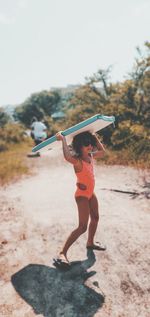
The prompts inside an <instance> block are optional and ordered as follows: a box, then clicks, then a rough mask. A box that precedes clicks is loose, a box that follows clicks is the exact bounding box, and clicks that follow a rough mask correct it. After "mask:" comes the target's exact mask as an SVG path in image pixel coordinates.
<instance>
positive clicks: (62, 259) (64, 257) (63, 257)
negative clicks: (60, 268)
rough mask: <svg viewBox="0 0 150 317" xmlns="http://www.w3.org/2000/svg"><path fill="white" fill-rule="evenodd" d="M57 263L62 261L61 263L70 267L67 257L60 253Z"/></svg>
mask: <svg viewBox="0 0 150 317" xmlns="http://www.w3.org/2000/svg"><path fill="white" fill-rule="evenodd" d="M57 261H60V262H61V263H64V264H68V265H69V264H70V263H69V261H68V259H67V256H66V255H65V254H63V253H59V256H58V258H57Z"/></svg>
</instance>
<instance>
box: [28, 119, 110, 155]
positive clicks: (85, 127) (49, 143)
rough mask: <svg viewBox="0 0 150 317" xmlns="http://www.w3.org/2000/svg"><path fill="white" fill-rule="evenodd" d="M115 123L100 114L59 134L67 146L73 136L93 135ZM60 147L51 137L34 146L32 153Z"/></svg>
mask: <svg viewBox="0 0 150 317" xmlns="http://www.w3.org/2000/svg"><path fill="white" fill-rule="evenodd" d="M114 122H115V117H114V116H103V115H100V114H96V115H95V116H93V117H91V118H89V119H87V120H84V121H82V122H80V123H78V124H76V125H74V126H72V127H70V128H68V129H66V130H64V131H62V132H61V133H62V134H63V135H64V136H65V137H66V140H67V144H71V142H72V139H73V137H74V136H75V135H77V134H79V133H81V132H85V131H90V132H91V133H95V132H97V131H99V130H102V129H103V128H105V127H107V126H108V125H110V124H112V123H114ZM60 145H61V142H60V141H57V139H56V136H55V135H54V136H52V137H50V138H49V139H47V140H45V141H43V142H41V143H40V144H38V145H36V146H35V147H34V148H33V149H32V152H34V153H35V152H43V151H47V150H52V149H55V148H58V147H59V146H60Z"/></svg>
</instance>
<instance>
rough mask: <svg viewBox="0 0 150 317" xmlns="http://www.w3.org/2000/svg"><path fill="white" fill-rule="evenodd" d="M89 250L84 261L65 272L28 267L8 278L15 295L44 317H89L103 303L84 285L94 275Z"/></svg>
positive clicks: (101, 299)
mask: <svg viewBox="0 0 150 317" xmlns="http://www.w3.org/2000/svg"><path fill="white" fill-rule="evenodd" d="M94 262H95V255H94V252H93V251H92V250H88V251H87V259H86V260H84V261H78V262H72V264H71V267H70V269H69V270H67V271H62V270H59V269H56V268H53V267H48V266H45V265H38V264H29V265H28V266H26V267H24V268H23V269H22V270H20V271H19V272H17V273H15V274H14V275H13V276H12V277H11V281H12V284H13V286H14V288H15V290H16V291H17V292H18V294H19V295H20V296H21V297H22V298H23V299H24V300H25V301H26V302H27V303H28V304H29V305H30V306H32V308H33V309H34V312H35V313H36V314H43V316H44V317H60V316H65V317H81V316H82V317H92V316H93V315H94V314H95V313H96V312H97V310H98V309H99V308H100V307H102V305H103V303H104V296H103V295H101V294H99V293H97V292H96V291H95V290H94V289H91V288H89V287H88V286H86V285H85V281H86V280H87V279H88V278H89V277H90V276H92V275H94V274H96V272H95V271H91V272H87V269H88V268H90V267H91V266H92V265H93V264H94Z"/></svg>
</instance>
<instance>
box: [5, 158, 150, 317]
mask: <svg viewBox="0 0 150 317" xmlns="http://www.w3.org/2000/svg"><path fill="white" fill-rule="evenodd" d="M29 160H31V161H32V164H33V166H34V168H33V174H32V175H31V176H28V177H23V178H22V179H21V180H19V181H18V182H17V183H15V184H11V185H9V186H6V187H5V188H1V189H0V197H1V198H0V208H1V212H0V220H1V228H0V242H1V244H0V252H1V257H0V278H1V279H0V288H1V291H0V317H2V316H5V317H33V316H36V315H38V316H45V317H60V316H65V317H92V316H95V317H108V316H111V317H138V316H139V317H149V316H150V234H149V233H150V207H149V206H150V204H149V203H150V200H149V199H148V198H146V197H145V193H144V192H145V191H147V190H148V189H146V188H144V187H143V185H144V183H143V180H144V177H146V179H147V180H148V178H149V175H148V172H147V173H143V172H142V171H138V170H136V169H133V168H128V167H119V166H113V167H110V166H100V165H96V167H95V174H96V189H95V192H96V194H97V197H98V199H99V204H100V222H99V227H98V230H97V234H96V241H102V242H103V243H105V244H106V245H107V251H105V252H99V251H95V252H89V253H87V251H86V247H85V246H86V238H87V234H86V233H85V234H84V235H82V236H81V237H80V238H79V240H78V241H77V242H76V243H75V244H74V245H73V246H72V247H71V249H70V250H69V253H68V257H69V259H70V261H73V264H72V266H71V269H70V270H69V271H65V272H62V271H59V270H58V269H56V268H55V267H54V266H53V257H54V256H55V255H56V254H57V253H58V252H59V250H60V248H61V246H62V244H63V242H64V241H65V239H66V237H67V236H68V234H69V233H70V231H71V230H72V229H73V228H74V227H75V226H76V225H77V209H76V204H75V201H74V189H75V177H74V175H73V170H72V166H71V165H70V164H67V163H66V162H64V159H63V157H62V154H61V153H58V154H57V156H56V153H55V152H54V153H49V154H48V155H47V153H46V154H43V155H42V156H41V157H39V158H29ZM109 189H119V190H124V191H137V192H139V193H141V194H140V195H137V196H134V195H129V194H125V193H119V192H114V191H110V190H109ZM147 193H148V192H147Z"/></svg>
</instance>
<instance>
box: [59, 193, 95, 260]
mask: <svg viewBox="0 0 150 317" xmlns="http://www.w3.org/2000/svg"><path fill="white" fill-rule="evenodd" d="M76 203H77V206H78V213H79V225H78V227H77V228H76V229H75V230H74V231H72V233H71V234H70V236H69V237H68V239H67V241H66V243H65V245H64V247H63V249H62V251H61V252H60V254H63V255H64V256H65V258H66V254H67V251H68V249H69V248H70V246H71V245H72V244H73V243H74V242H75V241H76V240H77V239H78V238H79V236H80V235H81V234H82V233H84V232H85V231H86V230H87V225H88V220H89V214H90V206H89V200H88V198H86V197H76Z"/></svg>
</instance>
